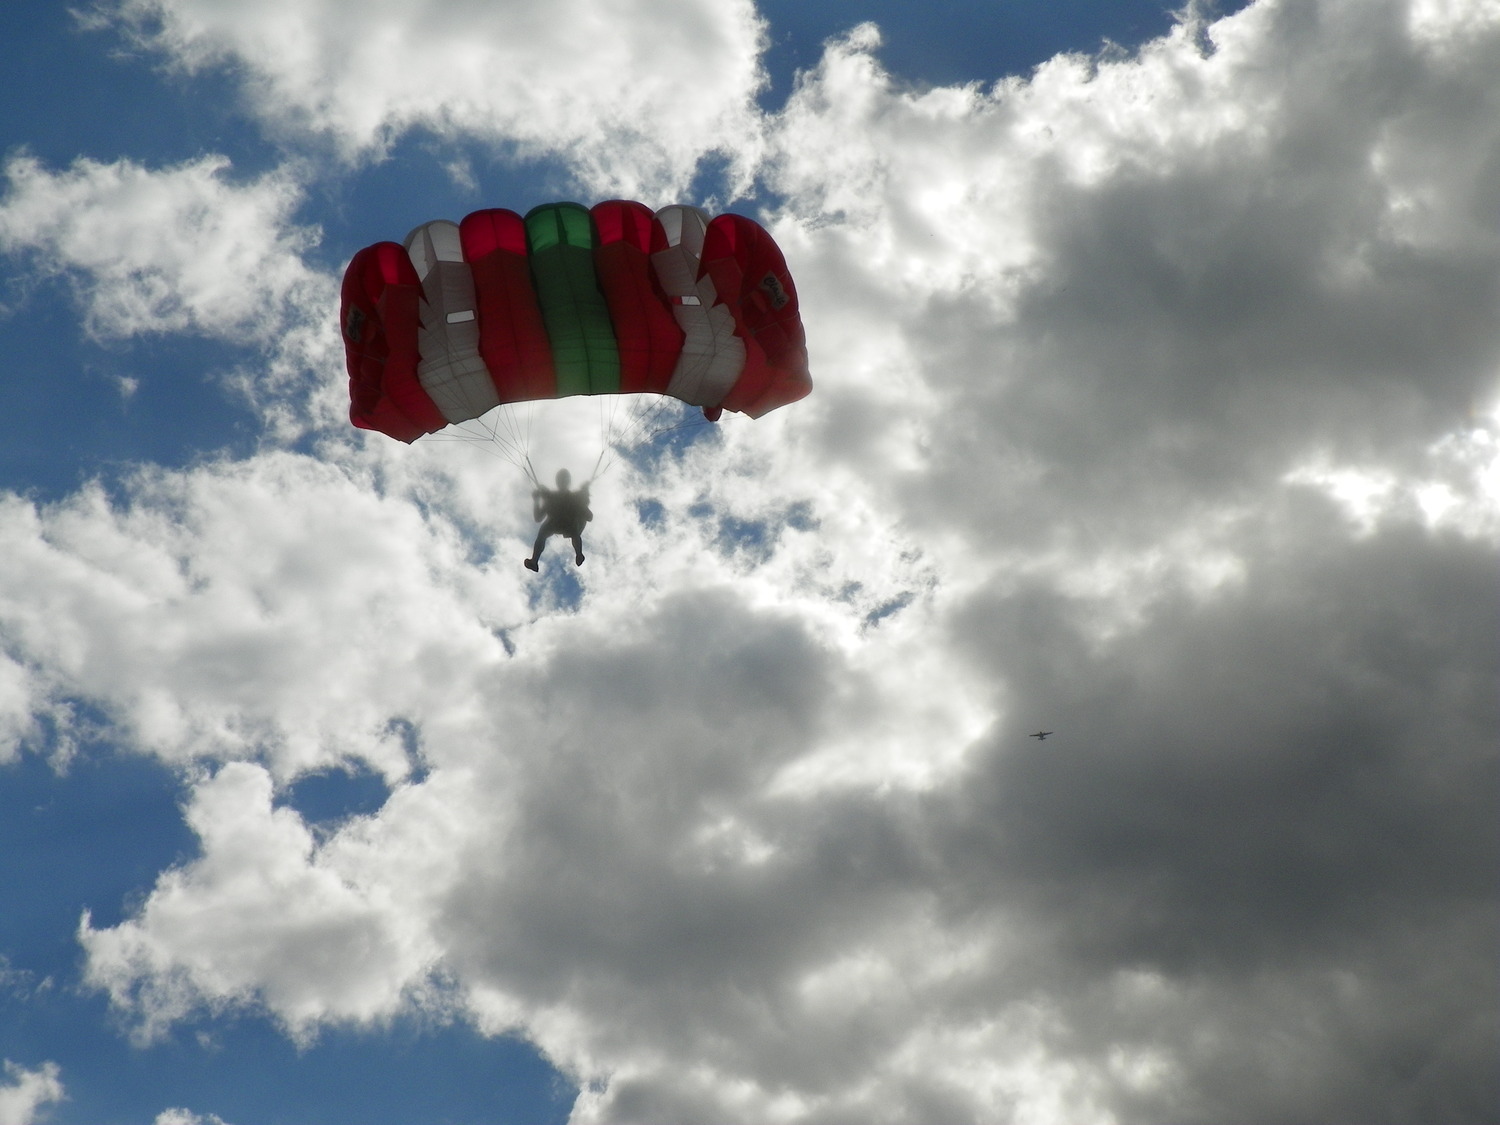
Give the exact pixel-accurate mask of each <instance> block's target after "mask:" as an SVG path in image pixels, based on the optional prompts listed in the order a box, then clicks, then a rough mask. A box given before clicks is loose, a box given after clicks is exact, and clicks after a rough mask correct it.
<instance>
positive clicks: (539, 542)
mask: <svg viewBox="0 0 1500 1125" xmlns="http://www.w3.org/2000/svg"><path fill="white" fill-rule="evenodd" d="M551 534H552V530H551V529H550V528H549V527H548V526H547V525H546V524H542V530H541V531H538V532H537V533H536V542H535V543H533V544H532V545H531V558H529V559H526V560H524V561H523V562H522V563H521V565H522V566H524V567H525V568H526V569H527V570H536V569H538V568H537V561H538V560H539V559H540V558H541V557H542V551H543V550H545V549H546V547H547V536H549V535H551Z"/></svg>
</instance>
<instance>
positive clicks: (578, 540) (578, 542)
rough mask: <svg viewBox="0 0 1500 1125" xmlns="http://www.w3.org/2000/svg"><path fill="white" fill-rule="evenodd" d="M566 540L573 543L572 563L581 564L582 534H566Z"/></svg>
mask: <svg viewBox="0 0 1500 1125" xmlns="http://www.w3.org/2000/svg"><path fill="white" fill-rule="evenodd" d="M568 542H570V543H572V544H573V565H574V566H582V565H583V536H581V535H570V536H568Z"/></svg>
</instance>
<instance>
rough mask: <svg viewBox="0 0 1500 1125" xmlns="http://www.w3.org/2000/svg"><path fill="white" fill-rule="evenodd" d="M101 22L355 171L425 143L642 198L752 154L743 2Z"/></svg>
mask: <svg viewBox="0 0 1500 1125" xmlns="http://www.w3.org/2000/svg"><path fill="white" fill-rule="evenodd" d="M92 19H93V22H95V24H96V25H97V24H118V25H120V26H123V27H124V28H126V29H128V30H129V31H130V32H131V33H132V34H133V35H134V36H135V37H136V38H137V39H138V40H139V41H141V42H143V43H145V44H149V45H150V46H151V47H152V48H153V49H155V50H157V51H160V52H162V53H163V54H165V55H166V56H167V57H168V58H170V59H171V60H172V61H174V62H175V63H177V64H179V65H181V66H183V67H186V68H188V69H189V70H197V69H201V68H203V67H206V66H218V65H225V66H230V67H233V68H234V69H235V70H236V71H239V72H241V73H242V74H243V75H244V79H245V83H246V93H247V97H248V99H249V102H250V105H251V106H252V107H253V108H254V110H255V111H256V112H257V113H258V114H260V115H261V116H262V117H263V118H265V119H266V120H267V121H268V122H269V123H270V125H271V126H272V127H273V128H277V129H282V130H287V131H293V132H302V131H306V132H309V133H312V134H317V135H322V136H326V137H329V138H331V139H332V141H333V142H334V143H335V144H336V145H337V146H338V147H339V148H340V149H341V150H343V151H344V152H345V153H346V154H348V155H351V156H352V155H354V154H356V153H359V152H364V151H371V150H373V151H376V152H378V151H379V150H380V149H382V148H383V147H384V146H385V145H387V144H388V143H390V141H391V140H393V139H394V138H395V137H397V136H398V135H400V134H401V133H402V132H404V131H406V130H409V129H413V128H422V129H426V130H429V131H431V132H435V133H438V134H441V135H447V136H473V137H478V138H480V139H483V140H486V141H492V142H500V143H504V144H508V145H515V146H518V147H519V149H520V150H521V151H522V152H523V153H529V154H546V155H556V156H565V157H566V158H567V160H568V161H569V164H570V166H571V168H572V169H573V171H574V172H575V174H577V175H578V176H579V177H580V178H581V179H583V180H584V181H585V182H587V183H589V184H590V185H591V186H593V187H594V188H595V189H596V190H600V191H614V192H621V193H624V194H636V193H659V192H663V191H667V192H671V191H673V190H680V189H681V188H682V187H683V186H685V184H686V182H687V180H688V179H689V178H691V175H692V172H693V170H694V168H695V166H696V165H697V163H698V161H699V160H701V159H702V158H703V157H704V156H705V155H707V154H709V153H713V152H722V153H724V154H725V155H728V156H731V157H733V158H734V159H736V160H739V161H741V162H743V160H744V158H745V157H747V156H749V155H752V154H753V153H754V151H755V147H756V143H755V134H756V115H755V112H754V105H753V98H754V95H755V93H756V91H757V90H758V89H759V88H760V85H761V83H762V75H761V72H760V69H759V63H758V50H759V44H760V40H761V35H762V29H761V24H760V21H759V19H758V18H757V16H756V13H755V9H754V7H753V5H752V4H751V3H749V2H748V0H732V2H724V0H693V2H691V3H674V4H661V3H656V2H653V0H554V2H551V3H548V4H545V5H543V4H524V3H523V4H499V5H497V4H492V3H485V2H483V0H459V2H452V0H448V2H444V3H437V2H435V0H426V2H423V3H416V4H412V3H405V2H398V0H373V2H369V3H363V4H359V5H351V4H348V3H345V2H342V0H315V2H307V0H278V2H276V3H261V4H256V5H253V6H248V7H247V6H245V5H242V4H235V3H229V2H224V0H110V2H108V3H105V4H101V5H98V6H97V7H96V8H95V9H94V14H93V17H92ZM742 166H743V164H742Z"/></svg>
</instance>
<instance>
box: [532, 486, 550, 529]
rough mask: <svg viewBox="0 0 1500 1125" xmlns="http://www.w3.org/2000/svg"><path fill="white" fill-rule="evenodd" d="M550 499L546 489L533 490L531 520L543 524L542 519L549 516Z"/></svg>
mask: <svg viewBox="0 0 1500 1125" xmlns="http://www.w3.org/2000/svg"><path fill="white" fill-rule="evenodd" d="M548 499H549V498H548V496H547V490H546V489H545V488H533V489H532V490H531V518H532V519H533V520H535V521H536V522H537V523H541V522H542V517H543V516H544V515H546V514H547V507H548Z"/></svg>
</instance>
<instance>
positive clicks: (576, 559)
mask: <svg viewBox="0 0 1500 1125" xmlns="http://www.w3.org/2000/svg"><path fill="white" fill-rule="evenodd" d="M573 565H574V566H582V565H583V552H582V551H579V552H578V553H577V554H576V555H574V556H573Z"/></svg>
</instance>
